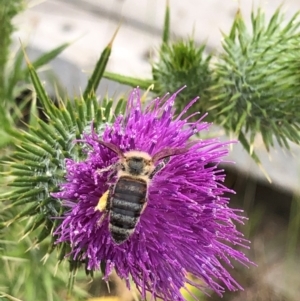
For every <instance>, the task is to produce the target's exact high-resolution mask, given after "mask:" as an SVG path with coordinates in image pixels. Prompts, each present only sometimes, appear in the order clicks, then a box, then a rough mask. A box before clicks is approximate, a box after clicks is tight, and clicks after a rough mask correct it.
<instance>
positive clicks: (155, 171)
mask: <svg viewBox="0 0 300 301" xmlns="http://www.w3.org/2000/svg"><path fill="white" fill-rule="evenodd" d="M170 159H171V157H166V158H164V159H163V160H162V161H161V162H160V163H159V164H158V165H156V167H155V168H154V170H153V171H152V173H151V174H150V176H149V178H150V179H152V178H153V177H154V176H155V174H156V173H158V172H159V171H161V170H162V169H163V168H164V167H165V166H166V165H167V164H168V163H169V161H170Z"/></svg>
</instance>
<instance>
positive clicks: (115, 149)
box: [95, 139, 124, 158]
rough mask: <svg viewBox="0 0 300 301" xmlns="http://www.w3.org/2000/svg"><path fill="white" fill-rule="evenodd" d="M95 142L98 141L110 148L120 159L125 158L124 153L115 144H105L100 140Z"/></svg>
mask: <svg viewBox="0 0 300 301" xmlns="http://www.w3.org/2000/svg"><path fill="white" fill-rule="evenodd" d="M95 141H97V142H98V143H99V144H101V145H103V146H105V147H107V148H109V149H110V150H112V151H113V152H114V153H116V154H117V155H118V156H119V157H120V158H123V157H124V153H123V152H122V150H121V149H120V148H119V147H118V146H117V145H115V144H113V143H110V142H105V141H103V140H99V139H95Z"/></svg>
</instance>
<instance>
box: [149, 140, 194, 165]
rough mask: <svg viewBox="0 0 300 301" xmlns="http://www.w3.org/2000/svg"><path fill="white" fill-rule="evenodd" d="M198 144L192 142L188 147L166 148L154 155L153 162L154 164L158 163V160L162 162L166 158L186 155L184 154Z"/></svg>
mask: <svg viewBox="0 0 300 301" xmlns="http://www.w3.org/2000/svg"><path fill="white" fill-rule="evenodd" d="M197 142H198V141H192V142H190V143H188V145H187V146H186V147H180V148H164V149H162V150H161V151H159V152H157V153H156V154H154V156H153V157H152V161H153V162H154V163H156V162H157V161H158V160H161V159H163V158H166V157H171V156H176V155H181V154H184V153H186V152H188V150H189V149H190V147H191V146H193V145H194V144H195V143H197Z"/></svg>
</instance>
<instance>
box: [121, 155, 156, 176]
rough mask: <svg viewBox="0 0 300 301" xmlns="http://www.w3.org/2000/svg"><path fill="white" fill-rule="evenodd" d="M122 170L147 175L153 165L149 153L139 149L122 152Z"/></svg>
mask: <svg viewBox="0 0 300 301" xmlns="http://www.w3.org/2000/svg"><path fill="white" fill-rule="evenodd" d="M121 161H122V170H123V171H126V172H128V173H129V174H131V175H133V176H147V175H150V173H151V172H152V171H153V169H154V166H153V163H152V160H151V157H150V156H149V154H147V153H145V152H140V151H130V152H127V153H125V154H124V158H123V159H122V160H121Z"/></svg>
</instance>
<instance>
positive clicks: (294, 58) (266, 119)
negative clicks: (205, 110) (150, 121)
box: [209, 9, 300, 150]
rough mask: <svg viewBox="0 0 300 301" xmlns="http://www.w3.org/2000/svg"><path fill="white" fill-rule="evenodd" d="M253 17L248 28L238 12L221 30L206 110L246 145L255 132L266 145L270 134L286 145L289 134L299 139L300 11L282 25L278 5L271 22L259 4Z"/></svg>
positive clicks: (291, 139) (282, 21)
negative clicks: (225, 32)
mask: <svg viewBox="0 0 300 301" xmlns="http://www.w3.org/2000/svg"><path fill="white" fill-rule="evenodd" d="M251 21H252V31H251V32H249V31H248V30H247V28H246V25H245V22H244V20H243V18H242V16H241V15H240V12H238V13H237V15H236V17H235V20H234V23H233V25H232V28H231V31H230V33H229V35H224V42H223V49H224V52H223V53H222V54H221V55H220V57H219V59H218V62H217V63H216V65H215V68H214V85H213V86H211V87H210V89H209V90H210V92H211V94H212V98H211V106H210V110H212V112H213V115H214V116H215V118H216V121H217V123H218V124H220V125H223V126H224V128H225V129H226V130H227V131H230V132H233V133H235V134H236V135H237V136H238V137H239V139H240V140H241V142H242V143H243V144H244V146H245V147H246V148H247V149H248V150H249V149H251V146H252V144H253V142H254V138H255V136H256V134H257V133H261V135H262V138H263V141H264V144H265V146H266V148H267V149H268V150H269V147H270V146H273V144H274V136H275V138H276V140H277V141H278V143H279V144H280V145H281V146H285V147H288V140H290V141H293V142H296V143H299V142H300V136H299V121H300V113H299V112H300V110H299V109H300V99H299V95H300V86H299V80H300V78H299V73H298V70H299V67H300V63H299V54H298V48H299V46H298V45H299V42H300V35H299V31H298V28H299V25H300V22H299V19H298V14H295V15H294V16H293V18H292V19H291V20H290V21H289V22H288V23H287V24H286V25H283V24H284V16H283V15H282V14H281V13H280V10H279V9H278V10H277V11H276V12H275V14H274V15H273V16H272V18H271V19H270V21H269V23H266V22H265V15H264V13H263V12H262V11H261V10H258V12H257V13H256V14H254V13H252V16H251ZM248 139H249V141H248ZM249 142H250V143H249Z"/></svg>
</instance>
